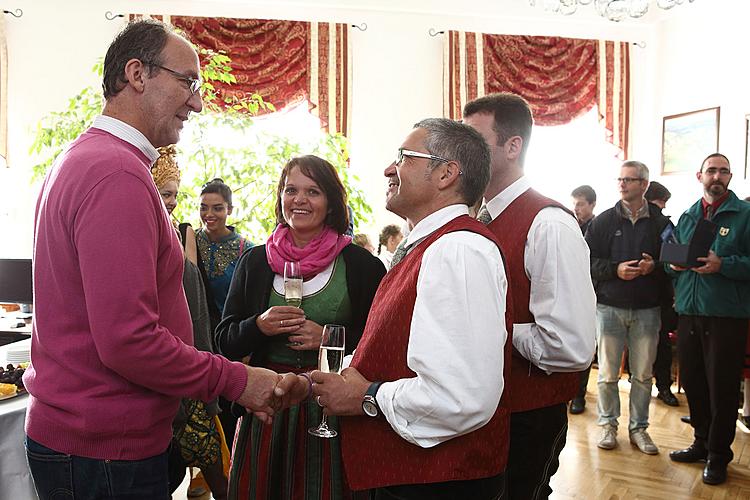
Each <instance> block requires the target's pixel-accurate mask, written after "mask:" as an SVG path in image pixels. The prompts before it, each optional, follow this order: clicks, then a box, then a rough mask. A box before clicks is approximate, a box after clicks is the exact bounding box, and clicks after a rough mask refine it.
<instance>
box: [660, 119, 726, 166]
mask: <svg viewBox="0 0 750 500" xmlns="http://www.w3.org/2000/svg"><path fill="white" fill-rule="evenodd" d="M718 150H719V108H718V107H716V108H707V109H700V110H698V111H689V112H687V113H680V114H678V115H671V116H665V117H664V127H663V128H662V136H661V173H662V175H665V174H677V173H685V172H695V171H697V168H698V167H697V165H698V163H699V162H700V161H701V160H702V159H703V158H705V157H706V156H708V155H710V154H711V153H715V152H717V151H718Z"/></svg>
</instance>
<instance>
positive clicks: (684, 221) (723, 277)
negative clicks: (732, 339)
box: [666, 191, 750, 318]
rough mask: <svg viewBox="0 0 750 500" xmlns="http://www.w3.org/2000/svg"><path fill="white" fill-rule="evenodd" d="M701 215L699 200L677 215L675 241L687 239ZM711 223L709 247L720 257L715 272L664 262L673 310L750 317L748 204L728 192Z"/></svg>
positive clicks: (692, 313) (749, 228)
mask: <svg viewBox="0 0 750 500" xmlns="http://www.w3.org/2000/svg"><path fill="white" fill-rule="evenodd" d="M702 218H703V207H702V206H701V201H700V200H698V202H697V203H695V204H694V205H693V206H692V207H690V208H689V209H688V210H687V211H686V212H685V213H684V214H682V216H681V217H680V221H679V222H678V223H677V228H676V229H675V236H676V237H677V241H678V242H680V243H687V242H689V241H690V238H691V237H692V236H693V231H695V225H696V224H697V223H698V221H699V220H700V219H702ZM713 222H715V223H716V225H718V226H719V227H718V231H717V233H716V240H714V243H713V245H712V246H711V250H713V251H714V252H715V253H716V255H718V256H719V257H721V268H720V269H719V272H717V273H713V274H699V273H696V272H694V271H690V270H687V271H673V270H672V269H670V268H669V265H667V266H666V269H667V273H669V275H670V276H672V277H673V278H674V283H675V309H676V310H677V313H679V314H683V315H693V316H718V317H729V318H750V203H748V202H745V201H742V200H740V199H739V198H737V196H736V195H735V194H734V192H732V191H730V192H729V196H728V197H727V199H726V200H725V201H724V203H722V204H721V206H720V207H719V209H718V210H717V211H716V214H715V215H714V218H713Z"/></svg>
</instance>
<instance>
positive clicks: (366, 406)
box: [362, 382, 383, 417]
mask: <svg viewBox="0 0 750 500" xmlns="http://www.w3.org/2000/svg"><path fill="white" fill-rule="evenodd" d="M382 383H383V382H373V383H372V384H370V387H368V388H367V392H366V393H365V397H364V398H362V411H363V412H365V415H367V416H368V417H377V416H378V415H380V407H379V406H378V400H377V399H375V395H376V394H377V393H378V389H380V384H382Z"/></svg>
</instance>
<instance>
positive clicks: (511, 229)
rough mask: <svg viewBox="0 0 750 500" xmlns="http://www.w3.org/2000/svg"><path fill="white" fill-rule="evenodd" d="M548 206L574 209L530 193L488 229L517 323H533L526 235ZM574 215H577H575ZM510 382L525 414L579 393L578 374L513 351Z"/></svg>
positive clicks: (516, 408)
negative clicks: (549, 369)
mask: <svg viewBox="0 0 750 500" xmlns="http://www.w3.org/2000/svg"><path fill="white" fill-rule="evenodd" d="M546 207H560V208H562V209H563V210H565V211H566V212H568V213H570V210H568V209H567V208H565V207H563V206H562V205H561V204H560V203H558V202H556V201H555V200H553V199H551V198H547V197H546V196H542V195H541V194H539V193H538V192H536V191H535V190H533V189H529V190H527V191H526V192H525V193H523V194H522V195H521V196H519V197H518V198H516V199H515V200H513V202H512V203H511V204H510V205H508V207H507V208H506V209H505V210H503V212H502V213H501V214H500V215H499V216H498V217H497V218H496V219H494V220H493V221H492V222H490V223H489V224H488V225H487V227H488V228H489V230H490V231H492V233H493V234H494V235H495V237H496V238H497V240H498V241H499V242H500V248H502V251H503V256H504V257H505V259H506V261H505V265H506V268H507V269H508V272H509V274H510V280H509V283H510V284H511V285H510V288H509V290H510V293H509V294H508V295H510V297H511V298H512V301H513V306H512V307H513V321H514V323H533V322H534V316H533V315H532V314H531V311H529V297H530V292H531V282H530V281H529V278H528V276H526V270H525V268H524V262H523V261H524V252H525V248H526V235H528V234H529V228H531V224H532V222H534V218H535V217H536V215H537V214H538V213H539V211H540V210H542V209H543V208H546ZM571 216H573V214H572V213H571ZM512 358H513V359H512V361H511V379H510V393H509V394H510V408H511V411H512V412H514V413H515V412H521V411H528V410H535V409H537V408H545V407H547V406H552V405H555V404H558V403H562V402H567V401H570V400H571V399H573V397H574V396H575V395H576V392H577V390H578V379H579V374H578V372H573V373H552V374H550V375H547V374H546V373H545V372H543V371H542V370H540V369H539V368H537V367H536V366H535V365H534V364H532V363H531V362H530V361H529V360H527V359H525V358H524V357H523V356H521V354H520V353H519V352H518V351H517V350H516V349H513V356H512Z"/></svg>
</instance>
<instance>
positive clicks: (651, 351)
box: [596, 304, 661, 432]
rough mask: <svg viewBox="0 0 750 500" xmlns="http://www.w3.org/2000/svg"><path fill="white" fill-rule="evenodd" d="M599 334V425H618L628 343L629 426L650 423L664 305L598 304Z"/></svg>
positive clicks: (597, 333)
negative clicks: (629, 379)
mask: <svg viewBox="0 0 750 500" xmlns="http://www.w3.org/2000/svg"><path fill="white" fill-rule="evenodd" d="M596 323H597V325H596V337H597V343H598V361H599V378H598V379H597V386H598V388H599V400H598V402H597V408H598V410H599V421H598V422H597V423H598V424H599V425H606V424H610V425H614V426H615V427H617V419H618V417H619V416H620V393H619V391H618V388H617V382H618V381H619V380H620V363H621V360H622V353H623V351H624V349H625V346H626V345H627V346H628V361H629V363H630V373H631V374H632V376H631V385H630V423H629V425H628V430H629V431H630V432H633V431H634V430H636V429H645V428H647V427H648V405H649V403H650V402H651V383H652V377H653V366H654V359H656V346H657V344H658V342H659V325H660V324H661V316H660V309H659V308H658V307H652V308H648V309H622V308H619V307H612V306H607V305H604V304H598V305H597V306H596Z"/></svg>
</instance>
